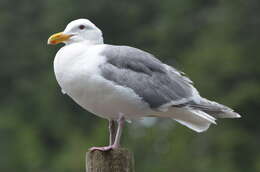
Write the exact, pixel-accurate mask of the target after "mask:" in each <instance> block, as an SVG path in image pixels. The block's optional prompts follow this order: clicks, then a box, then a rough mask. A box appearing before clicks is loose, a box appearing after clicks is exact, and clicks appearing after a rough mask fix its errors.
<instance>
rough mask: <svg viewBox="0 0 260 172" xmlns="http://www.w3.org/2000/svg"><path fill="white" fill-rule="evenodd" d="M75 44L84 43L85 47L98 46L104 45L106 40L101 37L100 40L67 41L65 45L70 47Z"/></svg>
mask: <svg viewBox="0 0 260 172" xmlns="http://www.w3.org/2000/svg"><path fill="white" fill-rule="evenodd" d="M73 43H82V44H85V45H98V44H104V40H103V37H100V39H96V40H84V41H83V40H79V41H66V42H65V44H66V45H70V44H73Z"/></svg>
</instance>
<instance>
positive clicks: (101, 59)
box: [48, 19, 240, 151]
mask: <svg viewBox="0 0 260 172" xmlns="http://www.w3.org/2000/svg"><path fill="white" fill-rule="evenodd" d="M59 43H64V44H65V46H63V47H62V48H60V50H59V51H58V52H57V54H56V56H55V59H54V72H55V76H56V79H57V82H58V84H59V86H60V87H61V90H62V92H63V93H64V94H67V95H68V96H69V97H71V98H72V99H73V100H74V101H75V102H76V103H77V104H79V105H80V106H81V107H83V108H84V109H85V110H87V111H89V112H91V113H93V114H95V115H97V116H99V117H101V118H104V119H107V120H108V121H109V131H110V144H109V145H108V146H104V147H92V148H90V150H91V151H93V150H100V151H108V150H111V149H116V148H118V147H120V138H121V135H122V130H123V128H124V123H125V121H127V120H138V119H142V118H144V117H161V118H171V119H174V120H175V121H177V122H178V123H180V124H182V125H184V126H186V127H188V128H190V129H192V130H194V131H196V132H203V131H206V130H207V129H208V128H209V126H210V124H216V122H215V121H216V119H217V118H239V117H240V115H239V114H238V113H236V112H234V111H233V110H232V109H231V108H229V107H227V106H225V105H222V104H219V103H217V102H214V101H210V100H208V99H206V98H203V97H201V96H200V94H199V92H198V91H197V89H196V88H195V87H194V86H193V82H192V81H191V80H190V79H189V78H188V77H187V76H185V74H184V73H183V72H180V71H179V70H177V69H175V68H174V67H172V66H169V65H167V64H164V63H162V62H161V61H160V60H158V59H157V58H156V57H155V56H154V55H152V54H150V53H148V52H145V51H143V50H140V49H137V48H134V47H130V46H118V45H108V44H104V41H103V36H102V31H101V30H100V29H99V28H98V27H97V26H96V25H95V24H93V23H92V22H91V21H90V20H88V19H77V20H74V21H72V22H70V23H69V24H68V25H67V27H66V28H65V30H64V31H63V32H59V33H56V34H53V35H52V36H50V37H49V39H48V44H52V45H55V44H59ZM116 122H117V124H118V125H117V129H116V128H115V124H116Z"/></svg>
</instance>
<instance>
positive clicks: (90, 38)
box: [48, 19, 103, 45]
mask: <svg viewBox="0 0 260 172" xmlns="http://www.w3.org/2000/svg"><path fill="white" fill-rule="evenodd" d="M76 42H82V43H86V44H89V45H93V44H103V36H102V32H101V30H100V29H99V28H98V27H96V26H95V25H94V24H93V23H92V22H91V21H89V20H88V19H77V20H74V21H72V22H70V23H69V24H68V25H67V27H66V28H65V30H64V31H63V32H59V33H56V34H53V35H51V36H50V37H49V39H48V44H59V43H65V44H72V43H76Z"/></svg>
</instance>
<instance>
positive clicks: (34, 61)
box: [0, 0, 260, 172]
mask: <svg viewBox="0 0 260 172" xmlns="http://www.w3.org/2000/svg"><path fill="white" fill-rule="evenodd" d="M77 18H88V19H90V20H91V21H92V22H94V23H95V24H96V25H97V26H98V27H99V28H100V29H101V30H103V34H104V38H105V42H106V43H109V44H125V45H130V46H135V47H138V48H141V49H144V50H146V51H149V52H151V53H153V54H155V55H156V56H157V57H158V58H160V59H161V60H162V61H163V62H166V63H169V64H171V65H175V66H176V67H177V68H178V69H180V70H183V71H185V73H186V74H187V75H188V76H189V77H190V78H191V79H192V80H193V81H194V82H195V86H196V87H197V88H198V90H199V91H200V92H201V95H202V96H205V97H207V98H209V99H212V100H216V101H218V102H220V103H223V104H226V105H228V106H230V107H232V108H234V109H235V110H236V111H237V112H239V113H240V114H241V115H242V116H243V117H242V118H241V119H234V120H231V119H222V120H218V125H217V126H212V127H210V129H209V130H208V131H207V132H205V133H201V134H197V133H195V132H193V131H191V130H189V129H187V128H185V127H183V126H181V125H179V124H176V123H174V122H173V121H171V120H159V121H157V122H156V123H155V124H154V125H141V124H140V123H138V122H133V123H132V124H127V125H126V130H125V131H124V135H123V145H124V146H126V147H128V148H130V149H131V150H132V151H133V152H134V154H135V160H136V171H140V172H141V171H142V172H161V171H166V172H172V171H174V172H177V171H178V172H180V171H181V172H191V171H192V172H242V171H243V172H256V171H260V149H259V145H260V125H259V121H260V116H259V114H258V113H259V112H260V102H259V97H260V67H259V64H260V58H259V55H260V48H259V32H260V1H259V0H215V1H206V0H161V1H159V0H158V1H155V0H154V1H153V0H131V1H123V0H113V1H108V0H95V1H94V0H93V1H89V0H77V1H76V0H74V1H73V0H44V1H43V0H42V1H40V0H38V1H36V0H21V1H19V0H13V1H8V0H1V1H0V48H1V61H0V68H1V72H0V77H1V80H0V81H1V92H0V95H1V104H0V107H1V108H0V171H1V172H16V171H19V172H35V171H37V172H57V171H62V172H71V171H84V165H85V152H86V151H87V150H88V148H89V147H91V146H103V145H106V144H107V143H108V131H107V121H105V120H103V119H100V118H98V117H96V116H94V115H92V114H89V113H88V112H86V111H85V110H83V109H82V108H80V107H79V106H78V105H77V104H75V103H74V102H73V101H72V100H71V99H70V98H69V97H68V96H66V95H63V94H62V93H61V92H60V88H59V86H58V84H57V82H56V80H55V77H54V73H53V64H52V63H53V58H54V56H55V53H56V52H57V50H58V49H59V48H60V47H61V45H60V46H48V45H47V44H46V43H47V39H48V37H49V36H50V35H51V34H52V33H55V32H59V31H62V30H63V29H64V28H65V26H66V24H67V23H68V22H70V21H71V20H74V19H77Z"/></svg>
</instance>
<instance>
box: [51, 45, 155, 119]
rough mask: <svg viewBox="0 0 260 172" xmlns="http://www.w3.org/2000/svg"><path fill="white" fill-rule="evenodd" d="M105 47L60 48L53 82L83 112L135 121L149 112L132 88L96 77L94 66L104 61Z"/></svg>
mask: <svg viewBox="0 0 260 172" xmlns="http://www.w3.org/2000/svg"><path fill="white" fill-rule="evenodd" d="M104 47H105V45H94V46H84V45H80V44H71V45H67V46H65V47H63V48H62V49H60V51H59V52H58V53H57V55H56V57H55V60H54V71H55V75H56V79H57V81H58V83H59V85H60V86H61V88H62V90H63V91H64V92H66V93H67V94H68V95H69V96H70V97H71V98H72V99H73V100H74V101H75V102H77V103H78V104H79V105H81V106H82V107H83V108H85V109H86V110H88V111H90V112H92V113H94V114H96V115H98V116H100V117H103V118H108V119H109V118H117V117H118V115H119V114H120V113H123V114H124V115H125V116H126V118H128V119H132V118H139V117H141V116H144V115H145V114H146V113H148V111H149V110H150V109H149V107H148V105H147V104H146V103H144V102H143V101H142V100H141V98H140V97H139V96H138V95H136V94H135V93H134V92H133V90H132V89H129V88H125V87H122V86H117V85H115V84H114V83H113V82H111V81H108V80H106V79H105V78H103V77H102V76H101V74H100V69H99V68H98V66H99V65H100V64H102V63H105V61H106V58H105V57H104V56H102V55H101V54H100V52H102V50H103V49H104Z"/></svg>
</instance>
